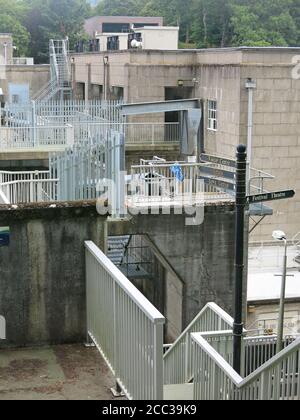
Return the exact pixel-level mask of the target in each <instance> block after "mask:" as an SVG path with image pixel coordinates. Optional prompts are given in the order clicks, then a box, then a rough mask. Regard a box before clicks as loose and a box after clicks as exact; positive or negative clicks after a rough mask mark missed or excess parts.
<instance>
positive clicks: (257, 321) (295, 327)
mask: <svg viewBox="0 0 300 420" xmlns="http://www.w3.org/2000/svg"><path fill="white" fill-rule="evenodd" d="M278 313H279V302H276V303H275V302H271V303H268V302H256V303H255V304H252V303H250V304H249V306H248V319H247V328H248V329H250V330H251V329H257V328H258V329H272V330H273V331H274V333H276V332H277V326H278ZM284 334H286V335H289V334H300V302H299V301H298V302H296V301H295V302H287V303H286V306H285V321H284Z"/></svg>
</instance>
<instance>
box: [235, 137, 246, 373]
mask: <svg viewBox="0 0 300 420" xmlns="http://www.w3.org/2000/svg"><path fill="white" fill-rule="evenodd" d="M246 159H247V154H246V146H244V145H239V146H238V148H237V168H236V220H235V309H234V324H233V368H234V369H235V370H236V372H237V373H238V374H240V373H241V350H242V338H243V319H242V318H243V316H242V313H243V275H244V219H245V206H246Z"/></svg>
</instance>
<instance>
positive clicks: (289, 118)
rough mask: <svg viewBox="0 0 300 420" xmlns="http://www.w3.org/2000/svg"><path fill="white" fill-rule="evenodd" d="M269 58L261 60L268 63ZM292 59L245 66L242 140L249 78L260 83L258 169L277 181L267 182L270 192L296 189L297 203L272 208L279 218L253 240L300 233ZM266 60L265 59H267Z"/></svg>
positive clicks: (299, 142)
mask: <svg viewBox="0 0 300 420" xmlns="http://www.w3.org/2000/svg"><path fill="white" fill-rule="evenodd" d="M264 58H265V57H264V56H263V57H262V58H261V61H263V59H264ZM292 58H293V55H292V54H291V53H290V54H286V61H285V63H281V61H282V57H281V56H279V54H278V55H275V56H274V57H273V60H274V61H273V64H272V66H270V64H268V63H263V64H259V65H257V66H255V67H254V66H253V65H250V66H245V67H244V68H243V70H242V77H241V124H240V138H241V140H242V141H243V142H246V133H247V106H248V105H247V93H246V92H245V88H243V86H245V82H246V79H247V77H252V78H253V79H255V80H256V83H257V89H256V91H255V92H254V109H253V111H254V114H253V119H254V128H253V151H252V153H253V165H252V166H253V167H255V168H257V169H261V170H263V171H266V172H268V173H270V174H272V175H274V176H275V180H273V181H268V182H266V184H265V186H266V188H267V189H268V190H269V191H280V190H287V189H295V190H296V196H295V198H294V199H292V200H283V201H278V202H272V203H270V206H271V207H272V208H273V211H274V215H273V216H272V217H268V218H267V219H266V220H265V221H264V222H263V223H262V224H261V225H260V226H259V227H258V228H256V230H255V231H254V233H253V235H252V236H251V239H252V240H259V239H261V240H270V239H271V235H272V232H273V231H274V230H278V229H280V230H283V231H285V232H286V234H287V235H288V237H289V238H292V237H293V236H294V235H295V234H296V233H298V232H299V231H300V197H299V193H300V173H299V169H298V168H299V165H300V137H299V136H300V113H299V111H300V105H299V100H300V80H295V79H293V78H292V70H293V67H294V65H292ZM265 59H266V58H265Z"/></svg>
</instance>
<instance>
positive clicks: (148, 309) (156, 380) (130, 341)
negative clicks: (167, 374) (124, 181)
mask: <svg viewBox="0 0 300 420" xmlns="http://www.w3.org/2000/svg"><path fill="white" fill-rule="evenodd" d="M85 247H86V282H87V328H88V335H89V337H90V338H91V339H92V340H93V342H94V343H95V344H96V346H97V348H98V349H99V351H100V353H101V355H102V356H103V357H104V359H105V360H106V362H107V364H108V366H109V367H110V369H111V371H112V373H113V375H114V376H115V377H116V379H117V381H118V383H119V385H120V386H121V387H122V389H123V390H124V392H125V394H126V396H127V397H128V398H129V399H134V400H143V399H144V400H162V399H163V324H164V321H165V320H164V317H163V316H162V315H161V314H160V313H159V312H158V311H157V309H155V308H154V306H153V305H152V304H151V303H150V302H149V301H148V300H147V299H146V298H145V297H144V296H143V295H142V294H141V293H140V292H139V291H138V290H137V289H136V288H135V287H134V286H133V285H132V284H131V283H130V282H129V280H128V279H127V278H126V277H125V276H124V275H123V274H122V273H121V272H120V271H119V270H118V268H117V267H116V266H115V265H114V264H113V263H112V262H111V261H110V260H109V259H108V258H107V257H106V256H105V255H104V254H103V253H102V252H101V251H100V250H99V249H98V248H97V247H96V246H95V245H94V244H93V243H92V242H86V243H85Z"/></svg>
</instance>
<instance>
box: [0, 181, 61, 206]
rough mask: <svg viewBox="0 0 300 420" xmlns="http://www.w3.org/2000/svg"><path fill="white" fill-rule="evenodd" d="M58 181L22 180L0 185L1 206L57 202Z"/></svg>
mask: <svg viewBox="0 0 300 420" xmlns="http://www.w3.org/2000/svg"><path fill="white" fill-rule="evenodd" d="M57 183H58V179H23V180H15V181H10V182H5V183H2V184H0V191H1V193H2V199H3V201H4V203H3V204H21V203H37V202H45V201H56V200H57Z"/></svg>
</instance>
